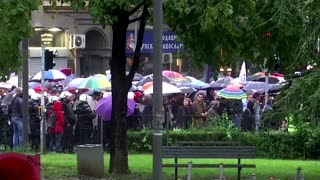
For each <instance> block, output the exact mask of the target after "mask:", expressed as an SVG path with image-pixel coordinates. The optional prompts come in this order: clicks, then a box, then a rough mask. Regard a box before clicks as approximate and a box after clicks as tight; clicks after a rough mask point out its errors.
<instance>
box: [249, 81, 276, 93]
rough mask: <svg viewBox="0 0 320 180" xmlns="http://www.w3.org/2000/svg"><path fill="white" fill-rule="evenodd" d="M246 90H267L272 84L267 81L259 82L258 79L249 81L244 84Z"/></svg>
mask: <svg viewBox="0 0 320 180" xmlns="http://www.w3.org/2000/svg"><path fill="white" fill-rule="evenodd" d="M244 89H245V90H249V89H250V90H257V91H258V90H267V89H270V85H269V84H267V83H265V82H258V81H247V83H246V84H245V86H244Z"/></svg>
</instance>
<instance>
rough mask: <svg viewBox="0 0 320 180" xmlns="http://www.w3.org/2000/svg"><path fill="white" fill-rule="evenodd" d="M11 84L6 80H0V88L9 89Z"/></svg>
mask: <svg viewBox="0 0 320 180" xmlns="http://www.w3.org/2000/svg"><path fill="white" fill-rule="evenodd" d="M12 86H13V84H11V83H7V82H0V88H2V89H11V88H12Z"/></svg>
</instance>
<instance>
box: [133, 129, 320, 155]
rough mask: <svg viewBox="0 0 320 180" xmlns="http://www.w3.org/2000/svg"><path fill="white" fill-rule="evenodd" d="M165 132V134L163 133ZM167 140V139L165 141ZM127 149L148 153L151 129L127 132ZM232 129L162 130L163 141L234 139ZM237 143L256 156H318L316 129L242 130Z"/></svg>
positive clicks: (319, 146)
mask: <svg viewBox="0 0 320 180" xmlns="http://www.w3.org/2000/svg"><path fill="white" fill-rule="evenodd" d="M167 135H168V136H167ZM167 139H168V140H167ZM127 140H128V149H129V151H130V152H138V153H145V152H152V131H151V130H142V131H128V139H127ZM237 140H239V131H238V130H236V129H229V130H228V129H225V128H216V129H189V130H178V131H171V130H170V131H163V144H164V145H167V144H168V145H173V144H174V143H175V141H237ZM240 142H241V145H253V146H255V147H256V155H257V157H258V158H280V159H283V158H285V159H319V158H320V129H309V128H304V129H300V130H298V131H296V132H293V133H288V132H278V131H265V132H259V133H255V132H242V133H241V135H240Z"/></svg>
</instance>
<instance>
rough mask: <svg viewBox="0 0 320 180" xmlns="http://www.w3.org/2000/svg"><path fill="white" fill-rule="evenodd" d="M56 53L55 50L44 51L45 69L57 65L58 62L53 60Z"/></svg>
mask: <svg viewBox="0 0 320 180" xmlns="http://www.w3.org/2000/svg"><path fill="white" fill-rule="evenodd" d="M54 57H55V55H54V54H53V51H49V50H46V51H45V53H44V70H45V71H48V70H49V69H53V67H54V66H56V63H55V62H54V61H53V58H54Z"/></svg>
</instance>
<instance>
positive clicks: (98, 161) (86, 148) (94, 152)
mask: <svg viewBox="0 0 320 180" xmlns="http://www.w3.org/2000/svg"><path fill="white" fill-rule="evenodd" d="M76 152H77V166H78V175H83V176H88V177H95V178H104V176H105V173H104V158H103V148H102V146H101V144H84V145H78V146H77V150H76Z"/></svg>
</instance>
